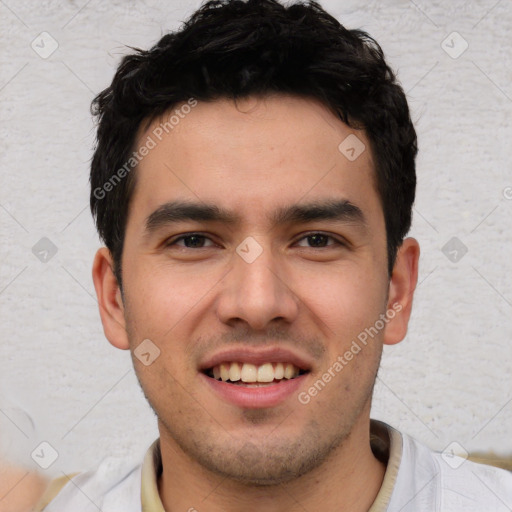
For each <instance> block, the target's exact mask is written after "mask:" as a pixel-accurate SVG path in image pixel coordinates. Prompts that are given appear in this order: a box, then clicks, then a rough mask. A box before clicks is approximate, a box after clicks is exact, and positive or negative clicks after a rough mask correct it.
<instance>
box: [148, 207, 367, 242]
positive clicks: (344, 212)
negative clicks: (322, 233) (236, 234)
mask: <svg viewBox="0 0 512 512" xmlns="http://www.w3.org/2000/svg"><path fill="white" fill-rule="evenodd" d="M319 220H330V221H337V222H345V223H350V224H356V225H359V226H360V227H363V228H367V227H368V224H367V221H366V218H365V215H364V213H363V211H362V210H361V208H359V207H358V206H356V205H355V204H353V203H351V202H350V201H348V200H346V199H340V200H325V201H315V202H311V203H306V204H294V205H291V206H284V207H281V208H279V209H278V210H277V211H276V212H274V213H273V214H272V215H271V216H270V221H271V224H273V225H274V226H279V225H284V224H304V223H308V222H314V221H319ZM184 221H197V222H221V223H223V224H227V225H231V226H233V225H235V224H237V223H240V221H241V218H240V217H239V216H238V215H237V214H235V213H233V212H230V211H229V210H226V209H224V208H221V207H219V206H217V205H215V204H208V203H194V202H188V201H170V202H168V203H165V204H162V205H161V206H159V207H158V208H157V209H156V210H155V211H154V212H153V213H151V214H150V215H149V216H148V217H147V219H146V228H145V232H146V234H147V235H148V236H149V235H150V234H151V233H154V232H155V231H157V230H158V229H160V228H162V227H164V226H166V225H168V224H172V223H177V222H184Z"/></svg>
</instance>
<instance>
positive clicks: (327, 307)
mask: <svg viewBox="0 0 512 512" xmlns="http://www.w3.org/2000/svg"><path fill="white" fill-rule="evenodd" d="M187 111H188V109H187ZM162 121H165V119H161V120H157V121H155V122H154V123H153V124H152V125H151V126H150V127H149V128H148V129H147V130H146V131H145V132H144V133H141V134H140V138H139V143H140V144H143V143H144V142H145V141H147V140H148V139H147V137H148V136H150V137H152V138H153V139H154V141H155V142H156V145H155V147H153V148H152V149H151V150H150V151H149V153H148V154H147V155H146V156H145V157H144V158H143V160H142V161H141V162H140V164H139V166H138V168H137V171H136V172H137V181H136V186H135V191H134V196H133V198H132V202H131V204H130V213H129V217H128V221H127V227H126V236H125V244H124V252H123V259H122V273H123V301H122V303H120V308H121V310H122V317H120V319H119V322H118V323H120V324H123V327H124V328H125V329H117V330H116V328H114V327H112V328H109V327H108V326H106V327H105V330H106V333H107V337H108V338H109V339H110V341H111V342H112V343H113V344H114V345H116V346H118V347H120V348H128V347H129V348H130V349H131V350H132V353H133V351H136V349H137V347H138V346H139V345H140V344H141V343H142V342H143V340H150V342H148V341H146V342H144V343H146V345H142V346H141V347H145V348H144V350H143V353H145V354H146V355H145V356H144V357H145V358H146V360H145V361H144V360H143V361H144V363H146V364H144V363H143V362H141V361H140V360H139V359H138V358H137V357H134V358H133V361H134V365H135V370H136V372H137V375H138V378H139V381H140V383H141V386H142V388H143V390H144V392H145V394H146V397H147V398H148V400H149V402H150V404H151V405H152V407H153V409H154V410H155V412H156V414H157V416H158V418H159V427H160V433H161V440H162V443H167V445H168V446H171V447H172V449H173V450H174V451H180V452H181V453H183V454H185V456H186V457H188V458H189V459H190V460H192V461H194V462H195V463H198V464H200V465H201V466H202V467H203V468H206V469H208V470H211V471H213V472H215V473H217V474H220V475H223V476H226V477H229V478H232V479H235V480H239V481H243V482H252V483H257V484H268V483H278V482H284V481H286V480H289V479H291V478H293V477H296V476H298V475H300V474H304V473H306V472H307V471H309V470H311V469H312V468H314V467H316V466H318V465H319V464H321V463H322V462H323V461H324V460H325V459H326V458H327V457H328V454H329V453H332V451H333V449H335V448H337V447H340V446H342V445H343V443H344V442H345V440H346V439H347V437H348V435H349V434H350V433H351V432H352V433H353V431H354V429H355V428H356V427H357V426H358V425H359V426H361V425H363V428H364V426H366V427H367V423H365V421H367V418H368V415H369V408H370V399H371V392H372V388H373V384H374V381H375V377H376V372H377V369H378V365H379V360H380V355H381V350H382V343H383V342H386V341H388V342H392V340H391V338H392V337H393V336H395V337H397V336H398V337H400V336H399V335H396V332H398V331H400V328H395V331H393V329H394V326H395V325H397V322H399V321H398V320H397V317H398V316H399V314H398V313H396V309H397V308H396V307H395V308H393V307H392V305H391V302H392V301H396V297H397V293H394V292H393V289H392V288H391V289H390V286H391V285H390V281H389V278H388V275H387V260H386V237H385V224H384V216H383V212H382V208H381V205H380V202H379V197H378V194H377V192H376V189H375V185H374V183H375V180H374V163H373V161H372V155H371V151H370V149H369V148H370V144H369V142H368V140H367V138H366V137H365V135H364V133H362V132H359V131H357V132H356V131H354V130H352V129H350V128H349V127H347V126H346V125H344V124H343V123H342V122H341V121H339V120H338V119H337V118H336V117H335V116H334V115H333V114H331V113H330V112H329V111H328V110H327V109H326V108H325V107H323V106H322V105H321V104H319V103H317V102H315V101H312V100H309V99H301V98H296V97H290V96H283V95H276V96H271V97H265V98H262V99H256V98H251V99H248V100H244V101H242V102H238V104H237V105H235V103H234V102H233V101H232V100H227V99H226V100H217V101H214V102H211V103H203V102H199V103H197V105H195V106H194V107H193V108H191V109H190V112H189V113H187V115H186V116H183V118H180V120H179V123H177V124H175V125H174V126H173V128H172V130H169V133H165V131H164V132H163V133H161V131H162V130H158V127H159V123H160V122H162ZM155 130H156V131H155ZM155 133H156V134H158V137H156V136H155ZM349 135H351V136H352V138H353V137H354V136H357V138H358V139H359V142H358V144H361V143H362V144H364V145H365V148H366V149H365V150H364V151H363V152H362V153H361V154H360V155H359V156H358V157H357V158H356V159H355V160H354V158H353V154H352V152H351V151H350V150H348V153H347V151H345V153H344V152H342V151H340V149H339V146H340V144H341V143H342V142H343V141H344V140H345V139H346V138H347V137H348V136H349ZM159 138H161V140H159ZM351 140H352V139H349V141H351ZM353 140H356V139H353ZM353 140H352V142H353ZM343 147H344V146H343ZM357 147H358V148H359V147H362V146H361V145H359V146H357ZM346 155H348V156H351V157H352V158H347V156H346ZM97 289H98V288H97ZM397 289H398V288H397ZM390 291H391V293H390ZM117 297H118V300H119V301H120V299H119V297H120V295H119V294H117ZM399 307H400V306H399ZM388 309H394V310H395V311H393V313H394V314H393V317H394V318H393V319H390V315H388V316H386V321H385V322H384V321H383V320H382V318H383V315H386V311H387V310H388ZM395 313H396V314H395ZM103 316H104V315H103V314H102V317H103ZM379 318H380V319H381V320H380V322H378V321H379ZM103 321H104V325H105V323H107V324H108V320H105V318H103ZM381 324H385V326H384V327H383V328H382V327H381ZM402 325H403V324H402ZM376 327H380V328H376ZM369 328H373V329H374V330H373V331H371V332H372V334H373V335H372V336H368V335H367V336H366V338H367V340H366V343H364V344H363V342H362V341H361V340H362V339H363V338H364V334H363V335H362V334H361V333H364V332H366V333H368V332H369V331H368V329H369ZM365 329H366V331H365ZM375 330H376V331H377V332H376V333H375ZM400 332H401V331H400ZM401 334H405V333H404V332H401ZM358 336H359V338H358ZM386 336H388V337H389V340H386ZM354 342H355V343H356V346H358V347H359V350H358V349H357V348H355V345H354ZM148 347H149V349H148ZM139 350H141V349H139ZM158 350H159V351H160V352H159V355H158ZM136 353H137V352H136ZM347 353H352V357H350V356H349V355H347ZM147 354H149V355H147ZM155 356H157V357H156V358H155ZM153 358H155V359H154V360H153ZM149 362H151V364H148V363H149ZM336 362H337V363H338V364H336ZM340 367H341V369H340ZM283 373H284V375H283ZM329 376H330V377H329ZM286 377H288V378H286ZM255 381H256V382H255ZM315 390H316V391H315Z"/></svg>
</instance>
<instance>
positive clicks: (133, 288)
mask: <svg viewBox="0 0 512 512" xmlns="http://www.w3.org/2000/svg"><path fill="white" fill-rule="evenodd" d="M126 276H130V277H129V279H128V280H127V281H126V282H125V293H126V296H127V297H128V299H129V300H128V304H129V314H128V311H127V317H128V318H127V321H128V322H129V323H131V324H132V326H133V327H135V329H136V330H137V331H139V333H138V334H139V336H140V335H143V336H146V337H151V336H154V337H155V338H162V337H163V338H167V337H168V336H169V335H170V334H171V331H172V332H173V333H174V332H175V331H176V330H179V329H183V326H184V323H183V322H182V320H184V319H185V318H186V317H187V315H189V314H190V313H191V312H192V311H193V310H194V308H197V307H200V304H201V301H202V300H206V297H205V294H206V293H207V292H208V290H210V289H211V288H212V286H213V284H214V283H215V281H214V280H213V281H212V283H211V284H210V281H209V279H210V277H211V276H209V275H208V274H205V273H201V275H198V274H197V273H193V272H190V271H188V272H183V271H182V272H179V271H176V269H173V268H169V266H168V265H165V264H160V265H151V266H149V265H144V264H141V265H139V266H137V267H135V265H134V266H132V267H131V268H130V266H129V265H127V266H126ZM212 279H213V278H212ZM141 329H144V332H140V331H141Z"/></svg>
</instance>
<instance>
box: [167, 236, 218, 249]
mask: <svg viewBox="0 0 512 512" xmlns="http://www.w3.org/2000/svg"><path fill="white" fill-rule="evenodd" d="M206 242H210V245H205V244H206ZM173 245H177V246H179V247H186V248H187V249H202V248H203V247H211V246H212V245H213V242H212V241H211V240H210V239H209V238H207V237H206V236H204V235H200V234H198V233H190V234H188V235H181V236H179V237H178V238H175V239H174V240H171V241H169V242H168V243H167V244H166V246H167V247H170V246H173Z"/></svg>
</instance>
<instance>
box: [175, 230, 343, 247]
mask: <svg viewBox="0 0 512 512" xmlns="http://www.w3.org/2000/svg"><path fill="white" fill-rule="evenodd" d="M315 235H321V236H325V237H327V238H328V239H331V240H333V241H334V243H333V244H328V245H327V246H325V247H307V248H308V249H327V248H328V247H333V246H341V247H344V246H346V244H345V243H343V242H341V241H340V240H338V239H336V238H335V237H334V236H332V235H328V234H326V233H323V232H321V231H311V232H309V233H306V234H305V235H303V236H302V237H301V238H299V239H298V240H297V242H296V243H298V242H300V241H302V240H304V239H306V238H309V237H311V236H315ZM193 236H197V237H201V238H205V239H207V240H210V241H211V242H213V240H211V239H210V238H209V237H208V236H206V235H203V234H202V233H195V232H192V233H185V234H183V235H179V236H178V237H176V238H173V239H170V240H168V241H167V242H165V247H171V246H173V245H176V243H177V242H179V241H180V240H184V239H186V238H190V237H193ZM213 243H215V242H213ZM181 247H182V248H183V249H194V248H193V247H186V246H181ZM196 249H207V247H198V248H196Z"/></svg>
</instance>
